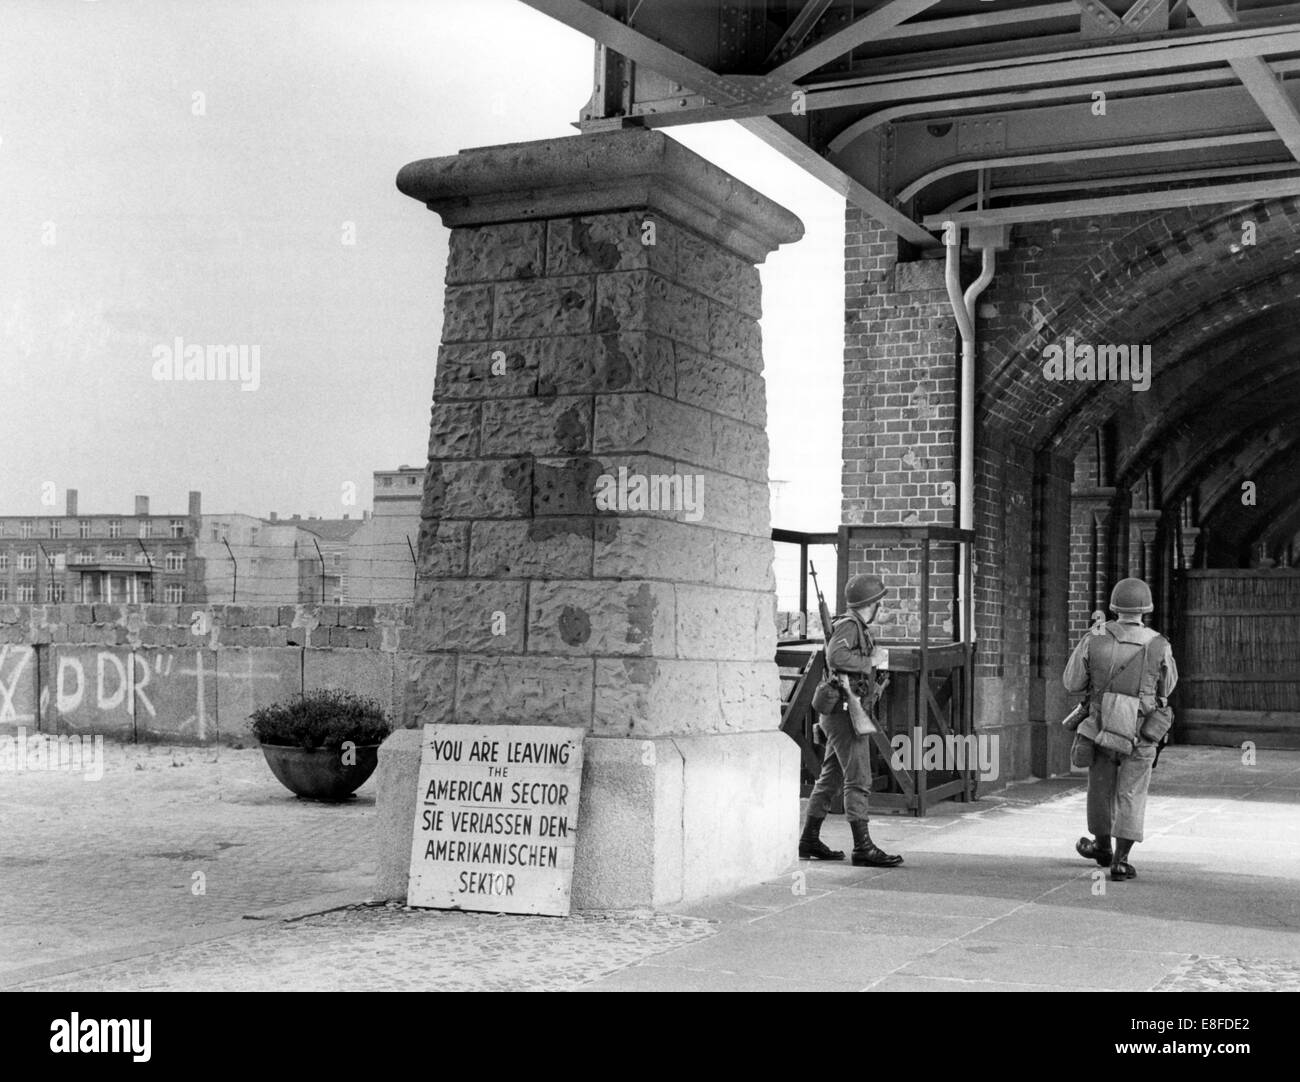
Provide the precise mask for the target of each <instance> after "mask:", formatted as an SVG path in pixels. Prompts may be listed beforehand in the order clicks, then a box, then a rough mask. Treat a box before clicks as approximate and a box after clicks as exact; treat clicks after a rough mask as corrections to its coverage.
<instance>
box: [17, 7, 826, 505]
mask: <svg viewBox="0 0 1300 1082" xmlns="http://www.w3.org/2000/svg"><path fill="white" fill-rule="evenodd" d="M591 74H592V45H591V42H590V40H589V39H587V38H585V37H583V36H581V35H579V34H577V33H575V32H574V31H571V30H569V29H567V28H565V27H564V26H562V25H560V24H559V23H557V22H555V21H553V20H551V19H550V18H548V17H546V16H544V15H541V14H539V13H537V12H535V11H533V10H532V9H530V8H528V7H526V6H525V5H524V4H523V3H520V2H519V0H323V2H322V0H256V2H244V0H207V2H204V3H201V4H200V3H183V4H178V3H175V2H174V0H4V3H3V5H2V6H0V252H3V258H2V259H0V377H2V381H0V395H2V397H0V403H3V417H4V424H5V431H6V436H7V438H6V439H5V440H4V441H3V452H0V453H2V454H3V459H2V460H0V461H2V462H3V467H4V468H3V469H0V514H32V515H39V514H41V513H42V512H43V511H44V512H46V513H48V504H49V503H51V502H53V503H54V504H55V505H56V507H57V509H58V510H60V511H61V509H62V507H63V503H64V492H65V490H66V489H67V488H75V489H77V490H78V492H79V501H80V506H79V509H80V510H81V511H82V512H83V513H108V512H114V511H129V509H130V508H131V506H132V497H133V496H134V495H136V494H137V493H139V494H145V495H149V496H150V497H151V499H152V504H151V510H153V511H154V512H155V513H158V514H167V513H168V512H173V511H180V512H182V513H183V511H184V508H185V506H186V494H187V493H188V492H189V491H190V490H191V489H195V490H198V491H200V492H202V493H203V509H204V511H206V512H211V513H231V512H244V513H248V514H255V515H267V514H269V513H270V512H271V511H273V510H274V511H277V512H278V513H280V514H281V515H288V514H292V513H299V514H302V515H304V516H305V515H321V516H325V517H338V516H341V515H343V514H345V513H351V514H353V515H358V514H360V511H361V510H362V509H364V508H367V507H369V506H370V497H371V491H372V486H371V471H372V470H375V469H392V468H394V467H396V466H398V465H403V464H411V465H422V464H423V462H424V458H425V453H426V452H425V448H426V445H427V440H428V409H429V404H430V402H431V396H432V391H433V375H434V363H435V360H436V356H437V344H438V341H439V337H440V334H441V324H442V282H443V273H444V269H445V262H446V256H447V236H448V234H447V231H446V230H445V229H444V228H443V227H442V225H441V222H440V220H439V219H438V217H437V215H435V214H433V213H431V212H429V211H428V210H427V209H425V208H424V207H423V206H422V205H420V204H418V203H416V202H415V201H413V200H411V199H409V198H407V197H405V196H403V195H401V194H400V193H399V192H398V191H397V189H396V187H395V186H394V177H395V176H396V174H397V171H398V169H399V168H401V166H402V165H404V164H406V163H407V162H409V161H413V160H416V159H419V158H428V157H439V156H443V155H449V154H454V153H456V152H457V151H458V150H460V149H462V148H465V147H471V146H484V145H492V144H497V143H506V142H518V141H527V140H532V139H546V138H554V137H557V136H564V135H574V134H576V129H575V128H574V127H573V124H572V122H573V121H574V120H575V119H576V118H577V116H578V113H579V110H580V109H581V107H582V106H583V104H585V102H586V100H587V98H588V97H589V95H590V92H591ZM669 134H670V135H671V136H672V137H674V138H677V139H679V140H680V141H681V142H682V143H684V144H685V145H687V146H688V147H690V148H691V149H693V150H695V151H696V152H698V153H700V154H701V155H703V156H704V157H706V158H708V159H709V160H711V161H713V162H714V163H715V164H717V165H718V166H720V167H721V168H723V169H725V170H727V171H728V172H730V173H732V174H733V175H734V176H736V177H738V178H739V179H740V180H742V181H744V182H746V183H748V184H750V185H752V186H753V187H755V188H757V189H759V190H760V191H762V192H763V193H764V194H766V195H768V196H770V197H771V198H773V199H775V200H776V201H777V202H779V203H781V204H782V205H784V206H786V207H788V208H789V209H790V210H792V211H794V212H795V213H796V214H797V215H799V217H800V218H801V219H802V220H803V222H804V225H805V227H806V229H807V233H806V236H805V238H804V239H803V240H802V241H800V242H799V243H798V244H796V245H791V246H788V247H787V248H784V249H782V250H780V251H778V252H777V253H775V254H774V255H772V256H769V258H768V261H767V262H766V263H765V264H764V265H763V267H762V277H763V288H764V310H765V315H764V318H763V336H764V349H765V357H766V375H767V379H768V416H769V422H768V432H769V437H770V442H771V448H772V464H771V476H772V478H773V480H775V481H779V482H783V483H782V484H779V485H777V486H776V490H777V493H778V496H777V499H776V505H775V512H776V516H775V520H774V524H775V525H778V526H783V527H786V528H793V529H812V530H827V529H832V528H834V525H835V523H836V522H837V521H838V518H839V484H840V440H839V432H840V411H841V404H840V394H841V388H842V378H843V377H842V350H843V295H844V292H843V269H842V250H843V249H842V242H843V213H844V203H843V199H842V198H841V197H839V196H837V195H835V193H833V192H832V191H830V190H829V189H828V188H826V187H824V186H823V185H822V184H821V183H820V182H818V181H816V180H814V179H812V178H811V177H809V176H808V175H807V174H805V173H803V172H802V171H801V170H799V169H798V168H797V167H796V166H794V165H793V164H791V163H789V162H788V161H786V160H785V159H784V158H782V157H781V156H780V155H779V154H777V153H776V152H775V151H772V150H770V149H769V148H767V147H766V146H765V145H764V144H762V143H761V142H760V141H759V140H757V139H756V138H755V137H753V136H751V135H750V134H749V133H748V132H746V131H744V130H743V129H741V128H740V127H739V126H737V125H734V124H730V123H727V124H712V125H704V126H699V127H678V128H673V129H671V130H670V132H669ZM177 339H180V340H181V345H182V347H184V346H188V345H193V344H198V345H209V344H219V345H241V346H244V347H247V349H246V352H245V357H246V358H247V360H248V363H249V368H248V369H246V371H249V372H251V371H252V368H251V362H252V359H253V358H254V357H256V359H257V362H258V363H257V369H256V380H255V381H254V380H253V379H247V380H242V381H233V382H231V381H227V382H206V381H205V382H196V381H175V380H162V379H158V378H155V377H156V375H157V371H156V370H157V368H158V367H159V366H158V365H157V364H156V362H157V361H158V360H159V358H160V357H165V356H167V355H168V352H169V351H172V350H174V349H175V348H176V340H177ZM254 347H256V348H255V349H254ZM160 350H161V351H163V352H162V353H160V352H159V351H160ZM162 367H166V365H165V363H164V365H163V366H162ZM254 383H255V384H256V385H255V386H254V385H253V384H254ZM244 384H247V385H248V386H247V389H245V387H244ZM51 493H53V494H54V495H53V496H51ZM353 493H355V495H353ZM43 498H44V500H45V503H43V502H42V500H43Z"/></svg>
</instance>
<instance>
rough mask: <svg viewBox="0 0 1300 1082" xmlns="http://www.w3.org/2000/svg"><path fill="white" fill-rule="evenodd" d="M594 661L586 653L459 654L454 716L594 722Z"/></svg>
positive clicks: (490, 721)
mask: <svg viewBox="0 0 1300 1082" xmlns="http://www.w3.org/2000/svg"><path fill="white" fill-rule="evenodd" d="M591 689H592V663H591V660H590V659H586V658H558V657H537V656H534V655H530V656H527V657H512V656H504V657H484V656H482V655H474V654H461V655H460V658H459V661H458V663H457V667H456V720H457V721H458V722H463V723H478V724H481V725H503V724H515V725H576V726H580V727H581V728H583V729H586V728H589V727H590V725H591Z"/></svg>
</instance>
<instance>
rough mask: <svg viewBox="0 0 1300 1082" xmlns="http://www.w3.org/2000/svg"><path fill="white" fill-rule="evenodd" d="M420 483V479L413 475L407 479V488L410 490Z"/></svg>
mask: <svg viewBox="0 0 1300 1082" xmlns="http://www.w3.org/2000/svg"><path fill="white" fill-rule="evenodd" d="M418 481H419V478H418V477H416V476H415V475H414V474H412V475H411V476H410V477H408V478H407V479H406V487H407V488H410V487H411V485H414V484H416V483H417V482H418Z"/></svg>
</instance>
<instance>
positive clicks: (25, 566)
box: [18, 552, 36, 571]
mask: <svg viewBox="0 0 1300 1082" xmlns="http://www.w3.org/2000/svg"><path fill="white" fill-rule="evenodd" d="M18 570H19V571H35V570H36V553H34V552H20V553H19V554H18Z"/></svg>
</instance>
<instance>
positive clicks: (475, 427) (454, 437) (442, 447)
mask: <svg viewBox="0 0 1300 1082" xmlns="http://www.w3.org/2000/svg"><path fill="white" fill-rule="evenodd" d="M478 453H479V405H478V403H477V402H435V403H434V405H433V408H432V409H431V410H430V411H429V457H430V458H473V457H475V456H476V455H477V454H478Z"/></svg>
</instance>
